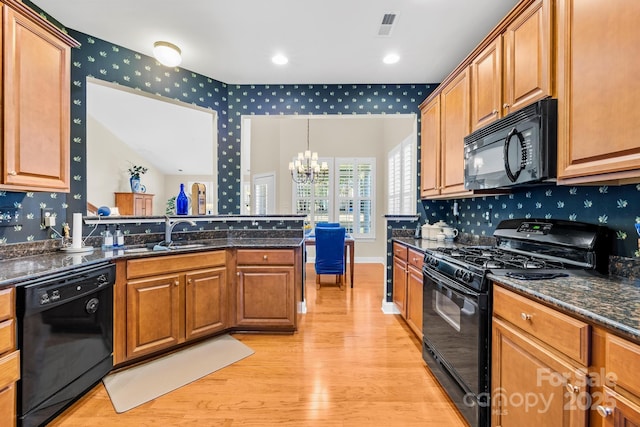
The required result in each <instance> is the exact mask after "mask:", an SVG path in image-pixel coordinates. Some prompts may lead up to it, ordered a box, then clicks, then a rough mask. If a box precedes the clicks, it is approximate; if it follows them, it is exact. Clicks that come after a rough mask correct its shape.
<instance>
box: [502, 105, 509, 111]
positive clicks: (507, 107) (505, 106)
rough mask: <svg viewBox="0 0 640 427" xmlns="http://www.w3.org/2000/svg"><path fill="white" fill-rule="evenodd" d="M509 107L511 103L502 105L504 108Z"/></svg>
mask: <svg viewBox="0 0 640 427" xmlns="http://www.w3.org/2000/svg"><path fill="white" fill-rule="evenodd" d="M509 107H510V105H509V104H504V105H503V106H502V108H506V109H507V110H508V109H509Z"/></svg>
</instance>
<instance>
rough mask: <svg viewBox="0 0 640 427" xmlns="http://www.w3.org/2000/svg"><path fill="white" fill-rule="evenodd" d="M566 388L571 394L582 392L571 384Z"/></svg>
mask: <svg viewBox="0 0 640 427" xmlns="http://www.w3.org/2000/svg"><path fill="white" fill-rule="evenodd" d="M564 387H565V388H566V389H567V391H568V392H569V393H577V392H579V391H580V387H578V386H575V385H573V384H571V383H567V385H565V386H564Z"/></svg>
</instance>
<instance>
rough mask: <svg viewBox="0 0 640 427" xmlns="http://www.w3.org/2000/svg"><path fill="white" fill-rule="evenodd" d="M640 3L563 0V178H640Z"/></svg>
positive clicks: (560, 113) (560, 100) (625, 180)
mask: <svg viewBox="0 0 640 427" xmlns="http://www.w3.org/2000/svg"><path fill="white" fill-rule="evenodd" d="M638 16H640V2H638V1H637V0H618V1H613V2H612V1H607V0H590V1H588V2H586V1H582V0H559V1H558V76H560V78H559V80H558V182H559V183H562V184H581V183H584V184H586V183H601V182H608V183H617V184H622V183H632V182H640V143H638V137H637V136H636V132H635V130H634V129H635V126H637V124H638V123H640V109H639V108H638V94H640V79H639V78H638V76H639V75H640V60H639V59H638V46H640V25H638V19H637V18H638Z"/></svg>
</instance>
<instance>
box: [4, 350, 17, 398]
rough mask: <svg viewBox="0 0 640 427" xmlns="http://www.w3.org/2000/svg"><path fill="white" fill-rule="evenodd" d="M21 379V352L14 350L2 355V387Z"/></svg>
mask: <svg viewBox="0 0 640 427" xmlns="http://www.w3.org/2000/svg"><path fill="white" fill-rule="evenodd" d="M19 379H20V352H19V351H17V350H16V351H14V352H13V353H9V354H7V355H6V356H3V357H0V389H3V388H5V387H6V386H8V385H10V384H12V383H15V382H16V381H18V380H19Z"/></svg>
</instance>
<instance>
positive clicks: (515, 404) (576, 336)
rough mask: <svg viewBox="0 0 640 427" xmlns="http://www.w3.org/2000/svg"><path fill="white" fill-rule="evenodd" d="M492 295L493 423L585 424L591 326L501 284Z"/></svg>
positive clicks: (521, 424) (516, 424)
mask: <svg viewBox="0 0 640 427" xmlns="http://www.w3.org/2000/svg"><path fill="white" fill-rule="evenodd" d="M493 298H494V302H493V321H492V323H493V325H492V333H493V335H492V354H491V360H492V362H491V371H492V372H491V381H492V383H491V390H492V396H491V399H492V404H491V410H492V420H491V425H492V426H501V427H509V426H517V427H522V426H531V427H537V426H547V425H549V426H551V425H553V426H572V427H573V426H575V427H577V426H581V427H584V426H585V425H586V423H587V419H588V412H589V406H588V404H585V403H584V402H585V399H587V400H586V401H587V402H588V399H589V398H590V396H589V389H588V387H587V385H588V383H589V382H588V379H587V366H588V365H589V360H588V359H589V352H590V344H589V342H590V341H589V337H590V334H589V332H590V327H589V325H587V324H586V323H584V322H581V321H579V320H577V319H574V318H572V317H570V316H567V315H565V314H563V313H559V312H557V311H555V310H553V309H551V308H549V307H546V306H543V305H542V304H539V303H537V302H535V301H531V300H529V299H528V298H525V297H523V296H520V295H518V294H515V293H514V292H511V291H508V290H506V289H504V288H501V287H499V286H493ZM527 399H530V400H527Z"/></svg>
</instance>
